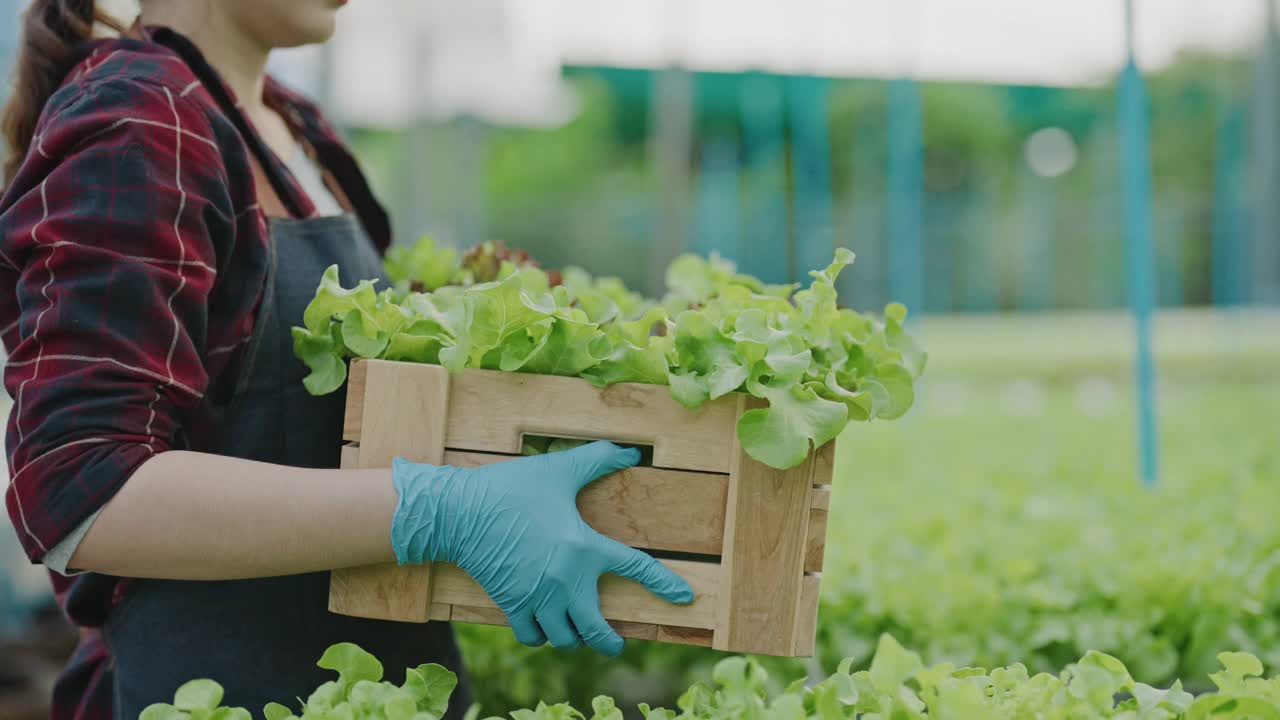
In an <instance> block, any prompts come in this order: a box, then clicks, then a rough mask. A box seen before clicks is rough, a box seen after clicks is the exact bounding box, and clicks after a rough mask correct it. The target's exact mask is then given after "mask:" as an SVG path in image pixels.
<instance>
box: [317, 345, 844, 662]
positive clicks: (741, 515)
mask: <svg viewBox="0 0 1280 720" xmlns="http://www.w3.org/2000/svg"><path fill="white" fill-rule="evenodd" d="M346 402H347V410H346V421H345V427H344V431H343V437H344V441H345V443H346V444H345V445H344V447H343V452H342V464H343V467H351V468H357V467H358V468H377V467H389V466H390V465H391V460H392V458H394V457H397V456H399V457H404V458H406V459H408V460H412V461H415V462H425V463H432V464H451V465H458V466H472V467H474V466H478V465H483V464H487V463H492V462H499V461H502V460H507V459H510V458H511V457H513V456H518V455H519V454H520V453H521V448H522V445H523V440H524V437H525V436H526V435H527V436H549V437H558V438H574V439H584V440H611V441H614V442H618V443H622V444H630V445H640V446H647V447H651V448H652V463H651V464H650V465H647V466H641V467H635V468H631V469H628V470H623V471H621V472H618V473H615V474H613V475H610V476H608V477H606V478H603V479H601V480H599V481H597V482H595V483H593V484H591V485H589V486H588V487H587V488H586V489H585V490H583V491H582V493H580V494H579V496H578V507H579V510H580V511H581V514H582V517H583V519H584V520H585V521H586V522H587V523H588V524H590V525H591V526H592V527H594V528H595V529H596V530H598V531H600V532H601V533H603V534H605V535H607V536H609V537H612V538H614V539H616V540H618V541H620V542H623V543H626V544H627V545H630V546H633V547H637V548H640V549H643V550H646V551H650V552H652V553H654V554H655V555H656V556H657V557H659V558H660V559H661V558H663V556H664V554H678V555H680V556H681V557H684V558H689V557H696V558H697V559H681V560H674V559H663V560H662V562H664V563H665V564H667V565H668V566H669V567H670V568H671V569H673V570H675V571H676V572H678V573H679V574H680V575H682V576H683V577H684V578H685V579H686V580H688V581H689V584H690V585H692V586H693V588H694V593H695V599H694V601H693V602H692V603H690V604H689V605H674V604H671V603H668V602H665V601H663V600H660V599H659V598H657V597H656V596H654V595H652V594H650V593H649V592H648V591H646V590H645V589H643V588H642V587H641V586H640V585H638V584H636V583H634V582H632V581H630V580H624V579H622V578H619V577H617V576H613V575H607V576H605V577H603V578H601V581H600V605H601V610H602V611H603V613H604V616H605V618H606V619H608V620H609V621H610V623H611V624H613V626H614V627H615V628H616V629H617V630H618V632H619V634H621V635H623V636H624V637H630V638H638V639H645V640H656V641H659V642H671V643H681V644H688V645H704V646H710V647H714V648H716V649H719V650H726V651H731V652H742V653H757V654H766V655H778V656H808V655H812V654H813V646H814V639H815V634H816V629H817V612H818V591H819V586H820V581H821V571H822V560H823V550H824V547H825V541H826V528H827V510H828V507H829V503H830V482H831V475H832V468H833V457H834V447H833V446H834V443H827V444H826V445H824V446H823V447H822V448H819V449H818V450H817V451H816V452H814V453H810V455H809V457H808V458H807V459H806V460H805V461H804V462H803V463H801V464H800V465H799V466H797V467H794V468H791V469H789V470H778V469H774V468H772V467H769V466H766V465H764V464H762V463H759V462H756V461H755V460H753V459H752V458H751V457H750V456H748V455H747V454H746V452H744V451H743V450H742V448H741V446H740V445H739V443H738V434H737V432H736V427H737V421H738V418H739V417H740V416H741V415H742V414H743V413H744V412H746V411H747V410H750V409H752V408H754V407H759V406H760V404H761V403H762V402H763V401H761V400H758V399H756V398H753V397H751V396H749V395H745V394H740V393H735V394H732V395H728V396H725V397H721V398H719V399H717V400H714V401H711V402H708V403H706V404H705V405H704V406H703V407H701V408H699V409H697V410H689V409H686V408H685V407H683V406H681V405H680V404H678V403H677V402H676V401H674V400H673V399H671V397H670V395H669V394H668V388H667V387H666V386H662V385H644V384H634V383H619V384H617V385H612V386H609V387H607V388H598V387H596V386H594V385H592V384H591V383H589V382H587V381H585V380H582V379H579V378H570V377H560V376H554V375H533V374H523V373H508V372H498V371H491V370H466V371H463V372H461V373H457V374H450V373H449V372H448V371H446V370H445V369H444V368H443V367H440V366H438V365H426V364H417V363H403V362H391V361H385V360H355V361H354V362H353V363H352V365H351V369H350V375H349V379H348V386H347V401H346ZM329 609H330V610H331V611H333V612H335V613H340V614H344V615H354V616H359V617H368V618H377V619H384V620H397V621H402V622H427V621H429V620H447V621H453V622H466V623H484V624H506V619H505V617H504V616H503V614H502V612H501V611H499V610H498V608H497V607H496V606H495V605H494V603H493V601H492V600H490V599H489V597H488V596H487V595H486V594H485V593H484V591H483V590H482V589H481V588H480V586H479V585H478V584H476V583H475V581H473V580H472V579H471V578H470V577H469V576H468V575H467V574H466V573H465V572H463V571H462V570H461V569H459V568H457V567H454V566H452V565H446V564H441V563H436V564H432V565H422V566H396V565H379V566H370V567H361V568H349V569H344V570H337V571H334V572H333V574H332V580H331V584H330V593H329Z"/></svg>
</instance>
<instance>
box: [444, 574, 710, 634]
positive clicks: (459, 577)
mask: <svg viewBox="0 0 1280 720" xmlns="http://www.w3.org/2000/svg"><path fill="white" fill-rule="evenodd" d="M663 564H665V565H666V566H667V567H669V568H671V569H672V570H674V571H675V572H676V573H678V574H679V575H680V576H681V577H683V578H684V579H685V580H687V581H688V582H689V584H690V585H692V586H693V592H694V595H695V597H694V601H693V602H692V603H690V604H689V605H675V604H672V603H669V602H667V601H665V600H662V599H660V598H659V597H657V596H656V595H654V594H653V593H651V592H649V591H648V590H646V589H644V588H643V587H642V586H640V585H639V584H637V583H635V582H632V581H631V580H626V579H623V578H620V577H618V576H616V575H605V576H604V577H602V578H600V611H601V613H603V614H604V616H605V619H607V620H618V621H623V622H640V623H654V624H660V625H680V626H684V627H699V628H711V627H712V626H713V623H714V618H713V615H714V613H715V594H716V589H717V586H718V581H719V577H720V567H719V566H718V565H715V564H712V563H701V562H693V561H683V560H666V561H663ZM435 567H436V573H435V577H434V578H433V582H432V595H431V601H432V602H433V603H445V604H448V605H453V606H454V607H455V619H457V618H456V608H457V607H472V608H490V609H493V610H495V611H496V610H497V606H496V605H495V604H494V602H493V600H491V599H490V598H489V596H488V595H487V594H485V592H484V590H483V589H482V588H481V587H480V585H479V584H477V583H476V581H475V580H472V579H471V576H470V575H467V573H466V572H464V571H463V570H462V569H460V568H458V567H456V566H454V565H447V564H443V563H439V564H437V565H436V566H435ZM504 624H505V623H504Z"/></svg>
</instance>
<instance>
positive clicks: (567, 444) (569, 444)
mask: <svg viewBox="0 0 1280 720" xmlns="http://www.w3.org/2000/svg"><path fill="white" fill-rule="evenodd" d="M595 440H608V438H581V437H565V436H559V435H545V434H541V433H521V434H520V453H521V454H522V455H541V454H542V453H546V452H555V451H557V450H568V449H570V448H573V447H577V446H579V445H585V444H587V443H589V442H594V441H595ZM611 442H613V443H614V444H616V445H620V446H622V447H629V448H636V449H637V450H639V451H640V463H639V465H638V466H637V467H653V445H647V444H645V443H634V442H621V441H618V440H612V441H611Z"/></svg>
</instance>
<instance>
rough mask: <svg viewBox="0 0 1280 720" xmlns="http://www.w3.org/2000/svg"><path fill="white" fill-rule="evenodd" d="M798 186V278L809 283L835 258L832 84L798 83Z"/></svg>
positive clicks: (794, 121)
mask: <svg viewBox="0 0 1280 720" xmlns="http://www.w3.org/2000/svg"><path fill="white" fill-rule="evenodd" d="M789 86H790V91H791V96H790V102H789V103H788V105H789V107H790V110H791V137H792V157H793V158H794V159H793V162H792V168H793V170H792V172H793V175H794V178H795V179H794V182H793V183H792V193H793V195H792V197H793V198H794V200H793V207H794V208H795V218H796V219H795V228H796V232H795V238H796V272H797V274H798V275H799V276H800V279H801V280H802V281H803V280H804V278H805V277H806V275H805V274H806V273H808V272H809V271H810V270H818V269H821V268H824V267H826V266H827V265H828V264H830V263H831V256H832V254H833V253H834V252H835V233H834V230H833V227H832V225H833V223H834V218H833V211H832V207H831V205H832V201H831V139H830V136H829V134H828V130H827V95H828V91H829V87H830V83H829V82H828V80H827V78H822V77H813V76H797V77H792V78H791V79H790V81H789Z"/></svg>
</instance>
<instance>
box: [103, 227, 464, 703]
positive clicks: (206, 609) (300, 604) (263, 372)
mask: <svg viewBox="0 0 1280 720" xmlns="http://www.w3.org/2000/svg"><path fill="white" fill-rule="evenodd" d="M270 245H271V253H270V257H271V268H270V271H269V272H268V280H267V288H266V292H265V294H264V296H263V302H262V303H261V306H260V308H259V310H258V317H257V322H256V325H255V329H254V333H253V338H252V340H251V341H250V344H249V347H248V348H247V350H246V355H245V360H244V364H243V365H242V369H241V372H240V376H239V381H238V385H237V387H236V389H235V392H234V394H233V396H232V397H231V398H230V399H229V400H228V401H227V403H226V404H225V405H224V406H223V407H222V408H221V409H220V410H219V411H218V415H219V417H218V420H217V422H216V424H215V429H216V432H215V433H214V435H213V437H211V438H208V439H204V438H202V439H201V440H200V441H199V442H194V441H193V442H191V443H189V444H188V447H189V448H190V449H192V450H200V451H204V452H212V453H217V454H219V455H229V456H233V457H240V458H246V459H250V460H260V461H264V462H270V463H277V464H281V465H290V466H295V467H313V468H336V467H338V457H339V445H340V443H341V438H342V416H343V410H344V399H345V393H343V392H338V393H333V394H331V395H328V396H325V397H313V396H311V395H309V394H308V393H307V391H306V390H305V389H304V388H303V386H302V378H303V376H304V375H305V374H306V368H305V367H304V366H303V364H302V363H301V362H299V361H298V360H297V359H296V358H295V357H294V355H293V342H292V339H291V337H290V333H289V328H290V326H292V325H299V324H301V321H302V311H303V309H304V308H305V307H306V305H307V303H308V302H310V301H311V299H312V297H314V295H315V289H316V285H317V284H318V283H319V281H320V276H321V274H322V273H323V272H324V270H325V268H326V267H328V266H329V265H332V264H334V263H337V265H338V267H339V268H340V271H339V275H340V276H341V279H342V282H343V284H345V285H347V286H348V287H350V285H352V284H354V283H355V282H357V281H358V280H360V279H364V278H374V277H378V278H384V281H385V276H384V275H383V271H382V263H381V261H380V259H379V258H378V255H377V252H376V251H375V250H374V248H373V245H372V243H370V241H369V239H368V237H367V236H366V235H365V233H364V231H363V229H362V228H361V226H360V223H359V221H357V220H356V218H355V217H354V216H352V215H349V214H348V215H341V216H335V217H322V218H313V219H308V220H298V219H292V218H272V219H271V220H270ZM328 598H329V574H328V573H315V574H307V575H293V576H287V577H276V578H264V579H255V580H237V581H218V582H210V581H203V582H201V581H173V580H142V581H134V582H133V584H131V585H130V589H129V592H128V593H127V594H126V595H125V597H124V598H123V599H122V600H121V602H120V603H119V604H118V605H117V606H116V607H115V609H113V610H112V612H111V614H110V616H109V618H108V619H107V624H106V628H105V637H106V639H107V644H108V646H109V648H110V652H111V657H112V660H113V663H114V675H115V680H114V683H115V685H114V698H115V717H116V718H117V720H126V719H127V720H135V719H136V718H137V717H138V714H139V713H140V712H142V710H143V708H145V707H146V706H147V705H149V704H151V703H154V702H172V700H173V692H174V690H175V689H176V688H177V687H178V686H179V685H181V684H182V683H183V682H186V681H187V680H191V679H194V678H211V679H213V680H216V681H218V682H219V683H221V684H222V686H223V687H224V688H225V689H226V697H225V699H224V701H223V702H224V704H226V705H230V706H242V707H245V708H247V709H249V711H250V712H252V713H253V715H254V717H259V716H260V714H261V712H262V707H263V705H265V704H267V703H268V702H280V703H283V704H285V705H287V706H289V707H290V708H291V709H294V710H295V711H296V710H297V700H296V698H299V697H301V698H303V699H304V700H305V699H306V697H307V696H308V695H309V694H310V693H311V692H312V691H313V690H314V689H315V688H316V687H318V686H319V685H320V684H321V683H323V682H325V681H326V680H330V679H335V677H336V676H334V674H333V673H332V672H330V671H327V670H321V669H319V668H317V667H316V661H317V660H319V659H320V655H321V654H322V653H323V652H324V650H325V648H327V647H328V646H329V645H332V644H333V643H337V642H354V643H356V644H358V645H360V646H361V647H363V648H364V649H365V650H368V651H369V652H371V653H373V654H374V655H376V656H377V657H378V658H379V659H380V660H381V661H382V664H383V666H384V667H385V668H386V672H387V679H388V680H390V681H391V682H394V683H397V684H399V683H401V682H403V680H404V669H405V668H406V667H416V666H417V665H419V664H422V663H425V662H437V663H440V664H442V665H444V666H446V667H448V668H450V669H451V670H453V671H455V672H458V673H459V674H461V672H462V665H461V660H460V657H459V653H458V649H457V646H456V644H455V643H454V638H453V632H452V629H451V628H450V627H449V625H448V624H447V623H437V622H431V623H426V624H422V625H418V624H408V623H397V622H387V621H379V620H365V619H361V618H352V617H345V616H341V615H334V614H332V613H330V612H329V611H328V608H327V604H328ZM469 704H470V694H469V692H467V689H466V684H465V682H464V683H463V684H462V686H461V687H460V688H459V689H458V690H457V691H456V692H455V693H454V696H453V702H452V703H451V705H450V708H449V715H448V717H449V718H450V719H451V720H458V719H459V718H461V717H462V714H463V712H464V711H465V710H466V709H467V706H468V705H469Z"/></svg>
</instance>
